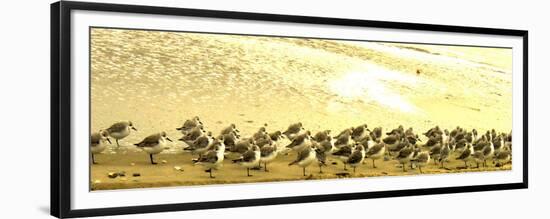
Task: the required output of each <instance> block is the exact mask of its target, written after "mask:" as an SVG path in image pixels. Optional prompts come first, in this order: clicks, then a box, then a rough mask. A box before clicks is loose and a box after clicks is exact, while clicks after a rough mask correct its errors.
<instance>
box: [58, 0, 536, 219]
mask: <svg viewBox="0 0 550 219" xmlns="http://www.w3.org/2000/svg"><path fill="white" fill-rule="evenodd" d="M73 10H89V11H108V12H128V13H139V14H153V15H176V16H192V17H208V18H226V19H244V20H259V21H280V22H290V23H306V24H326V25H339V26H355V27H374V28H390V29H400V30H423V31H440V32H450V33H475V34H490V35H504V36H517V37H522V39H523V94H522V95H523V133H524V138H523V182H520V183H511V184H491V185H476V186H461V187H445V188H429V189H410V190H393V191H380V192H361V193H346V194H331V195H311V196H299V197H281V198H262V199H246V200H229V201H213V202H196V203H182V204H161V205H147V206H131V207H114V208H101V209H79V210H73V209H71V206H70V203H71V191H70V188H71V181H70V178H71V173H70V168H71V166H70V156H71V152H70V136H71V132H73V131H75V130H72V129H71V125H70V124H71V122H70V121H71V118H70V115H71V107H70V106H71V100H70V97H71V90H70V87H71V72H70V67H71V66H70V63H71V35H70V33H71V12H72V11H73ZM50 71H51V188H50V189H51V215H53V216H55V217H59V218H69V217H88V216H104V215H118V214H138V213H150V212H166V211H185V210H196V209H214V208H232V207H245V206H259V205H277V204H292V203H305V202H324V201H338V200H353V199H370V198H383V197H397V196H415V195H431V194H444V193H462V192H478V191H491V190H509V189H524V188H528V149H529V148H528V140H527V139H528V138H527V136H528V115H527V114H528V101H527V100H528V31H526V30H511V29H494V28H481V27H465V26H446V25H433V24H418V23H401V22H385V21H368V20H352V19H340V18H326V17H308V16H291V15H279V14H261V13H245V12H232V11H215V10H199V9H183V8H171V7H151V6H137V5H122V4H105V3H89V2H86V3H85V2H71V1H63V2H56V3H53V4H51V69H50Z"/></svg>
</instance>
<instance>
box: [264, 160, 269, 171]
mask: <svg viewBox="0 0 550 219" xmlns="http://www.w3.org/2000/svg"><path fill="white" fill-rule="evenodd" d="M264 171H265V172H269V170H267V162H265V163H264Z"/></svg>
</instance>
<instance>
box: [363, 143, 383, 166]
mask: <svg viewBox="0 0 550 219" xmlns="http://www.w3.org/2000/svg"><path fill="white" fill-rule="evenodd" d="M384 153H386V145H385V144H384V143H378V144H376V145H374V146H372V147H370V148H369V149H368V150H367V152H366V154H365V156H366V157H367V158H369V159H371V160H372V168H376V165H375V164H374V161H375V160H378V159H380V158H383V157H384Z"/></svg>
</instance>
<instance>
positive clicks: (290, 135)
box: [283, 122, 304, 140]
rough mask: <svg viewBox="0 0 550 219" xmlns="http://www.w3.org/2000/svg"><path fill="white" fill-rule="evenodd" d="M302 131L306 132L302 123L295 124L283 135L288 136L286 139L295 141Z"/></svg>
mask: <svg viewBox="0 0 550 219" xmlns="http://www.w3.org/2000/svg"><path fill="white" fill-rule="evenodd" d="M302 130H304V127H303V126H302V123H301V122H298V123H294V124H291V125H289V126H288V128H287V129H286V131H284V132H283V135H286V137H287V138H288V139H290V140H292V139H294V137H295V136H297V135H298V134H299V133H300V132H301V131H302Z"/></svg>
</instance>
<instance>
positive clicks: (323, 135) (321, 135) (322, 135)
mask: <svg viewBox="0 0 550 219" xmlns="http://www.w3.org/2000/svg"><path fill="white" fill-rule="evenodd" d="M330 137H331V136H330V130H325V131H320V132H317V133H316V134H315V136H313V140H315V141H317V142H323V141H325V140H326V139H327V138H330Z"/></svg>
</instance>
